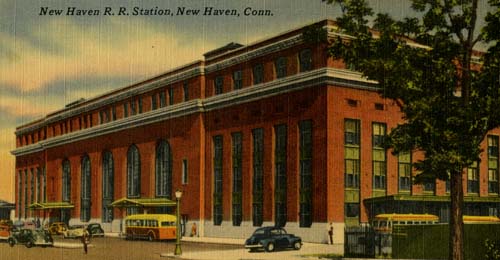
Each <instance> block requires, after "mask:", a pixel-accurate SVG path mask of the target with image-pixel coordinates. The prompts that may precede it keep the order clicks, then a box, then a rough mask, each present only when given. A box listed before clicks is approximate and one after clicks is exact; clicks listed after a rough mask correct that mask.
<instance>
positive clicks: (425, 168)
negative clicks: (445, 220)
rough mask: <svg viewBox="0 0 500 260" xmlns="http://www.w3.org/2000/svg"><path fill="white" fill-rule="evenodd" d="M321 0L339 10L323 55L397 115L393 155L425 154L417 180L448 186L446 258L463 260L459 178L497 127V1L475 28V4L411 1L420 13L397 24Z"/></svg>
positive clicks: (346, 0) (335, 0) (358, 4)
mask: <svg viewBox="0 0 500 260" xmlns="http://www.w3.org/2000/svg"><path fill="white" fill-rule="evenodd" d="M323 1H324V2H327V3H328V4H335V5H337V6H339V7H340V8H341V10H342V16H341V17H338V18H337V24H338V27H339V28H340V29H338V30H339V31H338V32H337V33H339V34H338V35H339V36H338V37H337V38H336V39H334V40H333V41H330V42H329V54H330V55H331V56H333V57H334V58H341V59H343V60H344V62H345V63H346V64H349V65H350V66H353V68H355V69H356V70H357V71H359V72H361V73H362V74H363V75H364V76H365V77H367V78H369V79H372V80H376V81H378V83H379V87H380V94H381V95H382V96H383V97H385V98H389V99H392V100H394V101H395V103H396V104H397V105H398V106H399V107H400V109H401V111H402V113H403V119H404V122H402V123H401V124H399V125H398V126H397V127H396V128H394V129H392V131H391V133H390V135H389V140H390V141H389V142H390V146H391V147H392V148H393V151H394V153H398V152H400V151H420V152H422V153H423V154H424V155H425V157H424V159H423V160H420V161H418V162H415V164H414V165H415V169H416V170H417V171H418V172H419V174H418V175H417V176H415V181H416V182H420V183H423V182H434V181H435V180H436V179H440V180H449V181H450V184H451V193H450V196H451V208H450V211H451V212H450V219H451V220H450V243H449V252H450V254H449V258H450V259H453V260H463V220H462V205H463V196H464V194H463V183H462V181H463V180H462V172H463V171H464V169H465V168H466V167H468V166H470V165H471V164H472V163H473V162H475V161H478V160H479V156H480V153H481V152H482V151H481V148H480V143H481V142H482V141H483V140H484V139H485V137H486V135H487V133H488V131H489V130H492V129H494V128H496V127H497V126H499V125H500V88H499V83H500V82H499V70H500V67H499V64H500V46H499V44H498V39H499V38H500V30H499V29H498V28H500V0H489V1H488V4H489V8H488V10H489V13H488V14H487V15H486V18H485V25H484V27H483V28H482V29H481V30H478V29H477V28H476V27H477V26H476V23H477V20H478V18H477V13H478V12H477V9H478V0H460V1H459V0H412V1H411V3H412V8H413V10H415V11H417V12H418V13H419V14H420V15H418V16H417V17H414V18H404V19H402V20H399V21H396V20H394V19H393V18H391V17H390V16H389V15H388V14H380V13H379V14H374V12H373V11H372V9H371V8H370V7H369V5H368V4H367V2H366V1H364V0H323ZM370 24H371V25H372V27H370ZM308 34H309V35H306V37H309V38H314V37H317V36H316V35H325V34H324V33H322V34H317V30H316V31H314V30H311V31H309V32H308ZM313 36H314V37H313ZM322 38H323V39H324V37H322ZM480 42H481V43H483V44H486V45H485V46H488V48H487V50H486V51H485V52H483V53H478V52H475V51H474V47H475V46H476V45H477V44H478V43H480ZM476 58H479V59H476Z"/></svg>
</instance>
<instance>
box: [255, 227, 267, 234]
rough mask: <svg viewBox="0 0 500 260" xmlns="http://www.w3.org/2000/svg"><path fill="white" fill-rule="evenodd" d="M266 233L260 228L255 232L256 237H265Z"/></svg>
mask: <svg viewBox="0 0 500 260" xmlns="http://www.w3.org/2000/svg"><path fill="white" fill-rule="evenodd" d="M265 233H266V230H265V229H263V228H259V229H257V230H255V232H253V234H254V235H264V234H265Z"/></svg>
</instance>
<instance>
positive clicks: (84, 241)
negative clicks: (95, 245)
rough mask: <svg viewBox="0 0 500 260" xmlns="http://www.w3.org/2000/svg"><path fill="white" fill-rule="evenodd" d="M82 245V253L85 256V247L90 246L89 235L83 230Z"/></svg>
mask: <svg viewBox="0 0 500 260" xmlns="http://www.w3.org/2000/svg"><path fill="white" fill-rule="evenodd" d="M82 244H83V252H84V253H85V254H87V246H88V244H90V235H89V232H88V231H87V230H86V229H85V230H83V235H82Z"/></svg>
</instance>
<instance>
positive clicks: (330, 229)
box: [328, 222, 333, 245]
mask: <svg viewBox="0 0 500 260" xmlns="http://www.w3.org/2000/svg"><path fill="white" fill-rule="evenodd" d="M328 238H329V239H330V245H333V223H332V222H330V224H329V225H328Z"/></svg>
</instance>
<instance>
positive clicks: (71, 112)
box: [15, 66, 204, 135]
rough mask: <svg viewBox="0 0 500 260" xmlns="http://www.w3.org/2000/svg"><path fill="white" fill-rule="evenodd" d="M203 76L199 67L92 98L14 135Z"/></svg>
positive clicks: (201, 68)
mask: <svg viewBox="0 0 500 260" xmlns="http://www.w3.org/2000/svg"><path fill="white" fill-rule="evenodd" d="M203 74H204V71H203V67H201V66H199V67H196V68H193V69H190V70H187V71H183V72H180V73H177V74H174V75H172V76H168V77H165V78H161V79H158V80H155V81H152V82H149V83H146V84H144V85H143V86H141V87H137V88H133V89H130V90H127V91H124V92H119V93H116V94H112V95H110V96H109V97H104V98H101V96H107V95H109V94H103V95H101V96H98V97H96V98H93V100H91V101H90V102H89V103H88V104H85V105H83V106H81V107H76V108H71V109H68V110H67V111H65V109H62V110H60V111H59V112H57V111H56V112H54V113H53V115H51V116H47V117H46V118H44V119H43V120H41V121H40V122H38V123H36V124H33V125H30V126H29V127H26V128H22V129H19V130H17V131H16V132H15V134H16V135H19V134H24V133H27V132H30V131H33V130H36V129H39V128H40V127H43V126H46V125H48V124H51V123H54V122H57V121H59V120H63V119H67V118H71V117H74V116H76V115H81V114H84V113H87V112H89V111H93V110H96V109H100V108H102V107H105V106H107V105H110V104H113V103H116V102H120V101H123V100H125V99H127V98H131V97H134V96H137V95H141V94H144V93H146V92H149V91H152V90H154V89H157V88H161V87H164V86H166V85H169V84H172V83H175V82H179V81H182V80H186V79H190V78H193V77H195V76H199V75H203Z"/></svg>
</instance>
